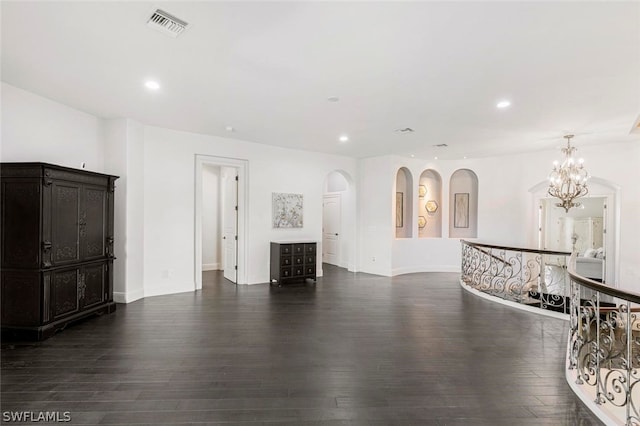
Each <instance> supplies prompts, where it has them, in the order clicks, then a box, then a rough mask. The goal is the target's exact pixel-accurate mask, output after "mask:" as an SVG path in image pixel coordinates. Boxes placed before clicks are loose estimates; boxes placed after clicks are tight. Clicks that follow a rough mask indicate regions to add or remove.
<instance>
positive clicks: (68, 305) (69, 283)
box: [51, 268, 80, 319]
mask: <svg viewBox="0 0 640 426" xmlns="http://www.w3.org/2000/svg"><path fill="white" fill-rule="evenodd" d="M79 283H80V269H79V268H73V269H67V270H62V271H56V272H55V273H54V274H53V285H52V289H51V293H52V294H51V300H52V302H53V303H52V306H53V319H56V318H59V317H62V316H65V315H69V314H72V313H75V312H77V311H78V309H80V301H79V298H78V290H79V288H78V285H79Z"/></svg>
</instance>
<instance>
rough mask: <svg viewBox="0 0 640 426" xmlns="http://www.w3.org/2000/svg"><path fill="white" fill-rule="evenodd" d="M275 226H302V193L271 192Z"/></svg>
mask: <svg viewBox="0 0 640 426" xmlns="http://www.w3.org/2000/svg"><path fill="white" fill-rule="evenodd" d="M271 195H272V198H271V207H272V209H273V227H274V228H302V194H283V193H279V192H274V193H272V194H271Z"/></svg>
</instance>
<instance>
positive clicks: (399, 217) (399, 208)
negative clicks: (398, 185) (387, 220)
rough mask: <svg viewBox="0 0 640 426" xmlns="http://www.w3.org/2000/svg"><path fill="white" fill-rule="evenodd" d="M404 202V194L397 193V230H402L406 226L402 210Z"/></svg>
mask: <svg viewBox="0 0 640 426" xmlns="http://www.w3.org/2000/svg"><path fill="white" fill-rule="evenodd" d="M403 200H404V194H403V193H402V192H396V228H402V227H403V226H404V223H403V216H404V210H403V208H402V202H403Z"/></svg>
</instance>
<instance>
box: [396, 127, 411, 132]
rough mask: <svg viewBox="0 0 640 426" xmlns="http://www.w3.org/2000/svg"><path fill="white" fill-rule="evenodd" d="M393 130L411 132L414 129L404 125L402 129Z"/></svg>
mask: <svg viewBox="0 0 640 426" xmlns="http://www.w3.org/2000/svg"><path fill="white" fill-rule="evenodd" d="M394 132H396V133H413V132H414V130H413V129H412V128H411V127H405V128H403V129H396V130H394Z"/></svg>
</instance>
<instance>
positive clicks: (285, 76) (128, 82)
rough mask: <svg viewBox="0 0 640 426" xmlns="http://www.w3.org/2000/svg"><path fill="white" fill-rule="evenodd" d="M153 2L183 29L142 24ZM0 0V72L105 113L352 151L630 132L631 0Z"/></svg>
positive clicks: (492, 148)
mask: <svg viewBox="0 0 640 426" xmlns="http://www.w3.org/2000/svg"><path fill="white" fill-rule="evenodd" d="M154 6H159V7H161V8H162V9H163V10H165V11H167V12H169V13H171V14H173V15H175V16H177V17H179V18H181V19H183V20H185V21H187V22H188V23H189V24H190V28H189V29H188V30H187V31H186V33H184V34H183V35H182V36H180V37H179V38H177V39H173V38H170V37H167V36H165V35H163V34H161V33H159V32H157V31H154V30H152V29H150V28H148V27H147V26H146V20H147V18H148V16H149V15H150V14H151V12H152V11H153V10H155V7H154ZM1 7H2V10H1V14H2V15H1V19H2V80H4V81H5V82H7V83H9V84H12V85H14V86H17V87H20V88H23V89H26V90H29V91H31V92H34V93H37V94H40V95H42V96H45V97H48V98H51V99H53V100H56V101H58V102H61V103H63V104H66V105H69V106H71V107H74V108H77V109H80V110H83V111H86V112H88V113H91V114H94V115H97V116H99V117H103V118H114V117H128V118H132V119H135V120H137V121H140V122H142V123H145V124H149V125H154V126H160V127H168V128H173V129H180V130H186V131H191V132H198V133H206V134H212V135H219V136H225V137H233V138H238V139H243V140H248V141H254V142H259V143H265V144H271V145H279V146H284V147H293V148H300V149H305V150H311V151H322V152H328V153H335V154H343V155H349V156H354V157H369V156H376V155H385V154H397V155H403V156H409V155H411V154H414V155H416V156H417V157H419V158H431V157H433V156H434V155H438V156H440V158H462V156H469V157H476V156H486V155H494V154H499V153H511V152H526V151H532V150H540V149H547V148H551V147H557V146H560V145H562V144H563V140H562V135H563V134H564V133H565V132H571V133H575V134H576V135H577V136H576V138H575V139H574V142H575V144H576V145H577V146H578V147H579V146H581V145H586V144H596V143H606V142H616V141H629V140H640V135H638V134H637V133H635V134H630V130H631V129H632V127H633V125H634V122H635V121H636V120H637V119H638V115H639V114H640V3H638V2H625V3H613V2H537V3H536V2H526V3H525V2H478V1H475V2H406V3H405V2H352V3H351V2H350V3H347V2H302V3H300V2H298V3H295V2H277V3H276V2H273V3H272V2H255V3H249V2H190V1H176V2H158V3H150V2H134V1H130V2H112V1H105V2H55V1H46V2H7V1H3V2H2V5H1ZM147 78H155V79H157V80H158V81H159V82H160V84H161V85H162V87H161V89H160V90H159V91H158V92H156V93H150V92H149V91H148V90H146V89H145V88H144V86H143V83H144V81H145V79H147ZM330 96H338V97H339V98H340V101H339V102H329V101H327V98H328V97H330ZM502 99H509V100H510V101H511V102H512V106H511V107H510V108H507V109H504V110H499V109H497V108H496V106H495V105H496V103H497V102H498V101H499V100H502ZM226 126H233V127H234V128H235V129H236V131H235V132H234V133H230V132H228V131H226V130H225V127H226ZM404 127H411V128H413V129H414V130H415V132H414V133H412V134H398V133H396V132H394V130H395V129H398V128H404ZM343 133H346V134H348V135H349V137H350V141H349V142H347V143H340V142H339V141H338V136H339V135H340V134H343ZM441 143H446V144H448V145H449V146H448V147H447V148H435V147H434V146H433V145H436V144H441Z"/></svg>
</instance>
